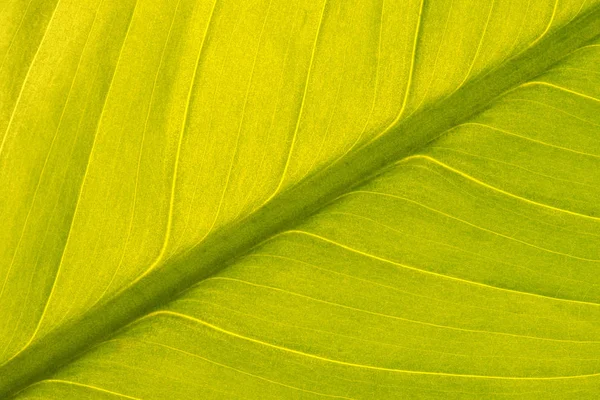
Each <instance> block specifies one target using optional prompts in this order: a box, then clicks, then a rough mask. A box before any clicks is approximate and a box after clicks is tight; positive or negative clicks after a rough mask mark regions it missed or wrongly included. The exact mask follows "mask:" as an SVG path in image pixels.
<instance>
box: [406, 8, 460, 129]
mask: <svg viewBox="0 0 600 400" xmlns="http://www.w3.org/2000/svg"><path fill="white" fill-rule="evenodd" d="M453 6H454V0H450V6H449V7H448V16H447V17H446V21H445V22H444V30H443V32H442V37H441V39H440V45H439V46H438V49H437V51H436V53H435V59H434V60H433V66H432V67H431V79H430V80H429V82H428V83H427V88H426V89H425V93H423V97H422V98H421V101H419V103H418V104H417V105H416V106H415V107H414V108H413V111H412V112H411V113H410V114H409V115H408V116H409V117H410V116H411V115H412V114H414V113H415V112H417V110H419V108H420V107H421V106H422V105H423V103H424V102H425V99H426V98H427V95H428V94H429V89H431V85H432V83H433V81H434V80H435V73H436V70H437V66H438V60H439V57H440V52H441V50H442V44H443V43H444V39H445V38H446V33H447V31H448V22H449V21H450V16H451V14H452V7H453Z"/></svg>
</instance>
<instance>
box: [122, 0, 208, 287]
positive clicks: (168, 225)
mask: <svg viewBox="0 0 600 400" xmlns="http://www.w3.org/2000/svg"><path fill="white" fill-rule="evenodd" d="M216 4H217V0H215V1H214V3H213V6H212V10H211V12H210V17H209V19H208V22H207V23H206V28H205V30H204V36H203V37H202V42H201V43H200V46H199V49H198V57H197V58H196V64H195V66H194V72H193V73H192V78H191V81H190V88H189V90H188V93H187V98H186V103H185V110H184V112H183V118H182V122H181V127H180V129H179V138H178V139H177V151H176V153H175V162H174V166H173V179H171V193H170V197H169V211H168V217H167V223H166V232H165V238H164V240H163V245H162V248H161V249H160V252H159V254H158V256H157V257H156V259H155V260H154V262H153V263H152V264H151V265H150V266H149V267H148V268H147V269H146V271H144V273H142V274H141V275H139V276H138V277H137V278H136V279H134V280H133V281H132V282H131V283H130V284H129V285H128V286H127V287H126V288H124V289H123V290H127V288H129V287H131V286H133V285H135V284H136V283H137V282H139V281H140V280H141V279H142V278H143V277H144V276H146V275H148V273H150V271H152V270H153V269H154V268H155V267H156V266H157V265H158V264H159V263H160V262H161V261H162V259H163V257H164V256H165V254H166V253H167V248H168V246H169V241H170V238H171V232H172V230H173V210H174V209H175V188H176V186H177V176H178V173H179V163H180V160H181V144H182V142H183V136H184V132H185V131H186V126H187V124H188V119H189V114H190V112H189V111H190V103H191V100H192V93H193V89H194V87H195V82H196V76H197V72H198V66H199V65H200V59H201V56H202V54H203V50H204V44H205V42H206V37H207V36H208V30H209V28H210V27H211V25H212V18H213V15H214V13H215V8H216Z"/></svg>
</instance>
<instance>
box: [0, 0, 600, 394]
mask: <svg viewBox="0 0 600 400" xmlns="http://www.w3.org/2000/svg"><path fill="white" fill-rule="evenodd" d="M599 22H600V6H596V7H594V8H593V9H591V10H590V11H589V12H588V13H586V14H583V15H581V16H579V17H578V18H576V19H574V20H573V21H572V22H571V23H570V24H568V25H566V26H563V27H562V28H559V29H557V30H555V31H553V32H551V33H550V34H549V35H547V36H545V37H544V38H542V39H540V40H539V41H537V42H536V43H535V45H534V46H532V47H531V48H529V49H527V50H526V51H524V52H522V53H520V54H519V55H517V56H515V57H514V58H512V59H510V60H508V61H507V62H505V63H504V64H503V65H501V66H499V67H498V68H496V69H495V70H493V71H491V72H489V73H487V74H486V75H484V76H481V77H479V78H475V79H473V80H471V81H470V82H469V83H467V84H466V85H464V86H463V87H462V88H460V89H459V90H457V91H456V92H454V93H453V94H452V95H451V96H449V97H447V98H445V99H443V100H441V101H439V102H437V103H436V104H434V105H432V106H431V107H429V108H426V109H423V110H421V111H419V112H417V113H414V114H412V115H411V116H409V117H407V118H406V119H404V120H403V121H401V122H400V123H399V124H397V125H396V126H394V127H392V128H391V129H390V130H388V131H387V132H386V133H384V134H383V135H381V136H380V137H379V138H378V139H377V140H375V141H372V142H370V143H368V144H366V145H365V146H363V147H361V148H358V149H356V150H355V151H353V152H351V153H348V154H347V155H346V156H345V157H344V158H342V159H339V160H338V161H336V162H335V163H333V164H332V165H329V166H328V167H326V168H323V169H321V170H318V171H316V172H315V173H313V174H311V175H309V176H308V177H306V178H305V179H303V180H302V181H300V182H299V183H298V184H296V185H295V186H293V187H291V188H289V189H287V190H285V191H283V192H281V193H279V194H278V195H276V196H274V197H273V198H272V199H271V200H270V201H269V202H268V203H266V204H265V205H264V206H263V207H261V208H260V209H258V210H257V211H255V212H254V213H252V214H250V215H248V216H247V217H245V218H243V219H241V220H239V221H236V222H234V223H231V224H229V225H227V226H224V227H223V228H221V229H219V230H217V231H215V232H213V233H212V234H211V235H209V236H208V237H207V238H206V240H205V241H203V242H202V243H201V244H199V245H198V246H197V247H195V248H194V249H192V250H190V251H188V252H186V253H183V254H180V255H178V256H176V257H173V258H172V259H170V260H167V261H166V262H165V263H164V264H163V265H162V266H159V267H157V268H156V269H154V270H152V271H151V272H150V273H148V274H146V275H145V276H143V277H142V278H140V279H139V280H138V281H137V282H135V283H134V284H132V285H131V286H129V287H128V288H126V289H124V290H123V291H122V292H120V293H119V294H118V295H116V296H115V297H113V298H112V299H109V300H108V301H105V302H103V303H99V304H97V305H96V306H95V307H94V308H92V309H91V310H89V311H88V312H87V313H86V314H85V315H83V316H81V317H80V318H78V319H73V320H71V321H68V322H67V323H65V324H64V325H63V326H61V327H59V328H57V329H56V330H54V331H53V332H51V333H49V334H48V335H46V336H44V337H42V338H41V339H39V340H37V341H35V342H34V343H32V344H31V346H29V347H28V348H27V349H25V350H24V351H22V352H21V353H20V354H18V355H17V356H16V357H14V358H13V359H12V360H10V361H9V362H7V363H6V364H4V365H2V366H0V377H2V380H1V382H0V397H2V398H4V397H6V396H8V395H10V394H12V393H15V392H17V391H19V390H21V389H22V388H24V387H26V386H28V385H30V384H32V383H34V382H36V381H39V380H40V379H43V378H44V377H46V376H48V375H49V374H51V373H52V372H53V371H55V370H56V369H58V368H59V367H60V366H61V365H64V364H65V363H67V362H69V361H70V360H72V359H73V358H75V357H77V356H78V355H80V354H82V353H83V352H85V350H86V349H88V348H89V347H90V346H92V345H95V344H97V343H98V342H100V341H102V340H103V339H106V338H107V337H109V336H111V335H113V334H114V333H115V332H116V331H118V330H119V329H120V328H122V327H123V326H125V325H127V324H129V323H130V322H132V321H134V320H136V319H137V318H140V317H142V316H144V315H146V314H147V313H149V312H151V311H152V310H153V309H155V308H156V307H158V306H160V305H163V304H165V303H166V302H168V301H170V300H171V299H173V298H174V297H175V296H177V294H178V293H180V292H181V291H183V290H185V289H186V288H188V287H190V286H192V285H194V284H195V283H197V282H199V281H201V280H203V279H206V278H207V277H208V276H210V275H212V274H214V273H215V272H217V271H220V270H222V269H223V268H225V267H227V265H229V264H230V263H231V262H232V261H233V260H235V259H236V258H238V257H240V256H242V255H244V254H245V253H247V252H248V251H249V250H250V249H252V248H253V247H254V246H256V245H257V244H259V243H260V242H262V241H264V240H265V239H267V238H269V237H270V236H272V235H274V234H276V233H278V232H281V231H282V230H284V229H286V228H289V227H291V226H294V225H296V224H297V222H298V221H301V220H303V219H304V218H306V217H307V216H309V215H311V214H314V213H315V212H316V211H318V210H320V209H321V208H323V206H324V205H326V204H327V203H329V202H330V201H332V200H333V199H335V198H336V197H338V196H340V195H341V194H343V193H346V192H347V191H348V190H350V189H351V188H354V187H356V186H358V185H359V184H361V183H363V182H364V181H366V180H367V179H369V178H371V177H373V176H375V175H377V174H379V173H381V172H382V171H384V170H385V169H386V168H388V167H389V166H390V165H392V164H393V163H394V162H396V161H398V160H400V159H403V158H405V157H407V156H409V155H411V154H413V153H414V152H415V151H417V150H418V149H420V148H422V147H424V146H425V145H427V144H428V143H430V142H431V141H432V140H434V139H436V138H437V137H439V136H440V135H441V134H443V132H445V131H447V130H448V129H450V128H452V127H453V126H456V125H457V124H460V123H461V122H463V121H465V120H466V119H467V118H469V117H471V116H473V115H475V114H477V113H478V112H480V111H482V110H484V109H485V108H486V107H488V105H489V104H490V103H491V102H492V101H494V100H495V99H496V98H498V97H499V96H501V95H502V94H504V93H505V92H506V91H508V90H510V89H512V88H514V87H516V86H518V85H520V84H522V83H524V82H526V81H527V80H531V79H532V78H534V77H536V76H538V75H540V74H541V73H543V72H544V71H546V70H547V69H548V68H549V67H550V66H552V65H554V64H555V63H557V62H558V61H560V60H561V59H562V58H564V57H566V56H567V55H569V54H570V53H571V52H573V51H574V50H576V49H577V48H579V47H581V46H583V45H585V44H586V43H587V42H589V41H590V40H592V39H594V38H596V37H597V36H599V35H600V23H599Z"/></svg>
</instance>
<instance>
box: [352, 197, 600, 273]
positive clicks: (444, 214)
mask: <svg viewBox="0 0 600 400" xmlns="http://www.w3.org/2000/svg"><path fill="white" fill-rule="evenodd" d="M354 193H363V194H372V195H378V196H383V197H389V198H393V199H397V200H403V201H406V202H409V203H411V204H415V205H417V206H419V207H422V208H425V209H427V210H429V211H432V212H434V213H437V214H440V215H443V216H445V217H447V218H450V219H453V220H455V221H458V222H460V223H463V224H465V225H469V226H471V227H473V228H475V229H478V230H481V231H484V232H488V233H491V234H493V235H496V236H499V237H502V238H504V239H508V240H511V241H515V242H517V243H521V244H523V245H525V246H528V247H532V248H534V249H537V250H540V251H544V252H548V253H551V254H556V255H560V256H564V257H568V258H573V259H575V260H580V261H586V262H593V263H597V262H600V260H598V259H593V258H585V257H577V256H575V255H572V254H567V253H562V252H560V251H554V250H550V249H547V248H545V247H540V246H536V245H534V244H532V243H528V242H525V241H523V240H519V239H516V238H514V237H510V236H507V235H504V234H502V233H499V232H496V231H493V230H491V229H487V228H484V227H482V226H479V225H476V224H473V223H471V222H468V221H466V220H463V219H460V218H458V217H455V216H453V215H450V214H447V213H445V212H443V211H440V210H437V209H435V208H432V207H429V206H426V205H425V204H421V203H419V202H417V201H414V200H411V199H409V198H406V197H402V196H397V195H393V194H389V193H383V192H376V191H370V190H355V191H352V192H349V193H348V195H351V194H354ZM358 217H361V216H358Z"/></svg>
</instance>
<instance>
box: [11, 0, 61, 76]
mask: <svg viewBox="0 0 600 400" xmlns="http://www.w3.org/2000/svg"><path fill="white" fill-rule="evenodd" d="M31 3H33V0H29V3H27V7H25V11H24V12H23V17H21V20H20V21H19V26H17V30H16V31H15V34H14V35H13V37H12V39H11V40H10V44H9V45H8V49H6V53H5V54H4V58H3V59H2V64H0V71H2V69H4V64H5V63H6V59H7V58H8V53H10V50H11V49H12V46H13V44H14V43H15V39H16V38H17V35H18V34H19V31H20V30H21V27H22V26H23V21H25V17H26V16H27V12H28V11H29V7H30V6H31ZM56 4H57V6H58V2H57V3H56ZM7 7H8V3H7ZM2 11H4V10H2ZM40 44H41V42H40Z"/></svg>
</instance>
